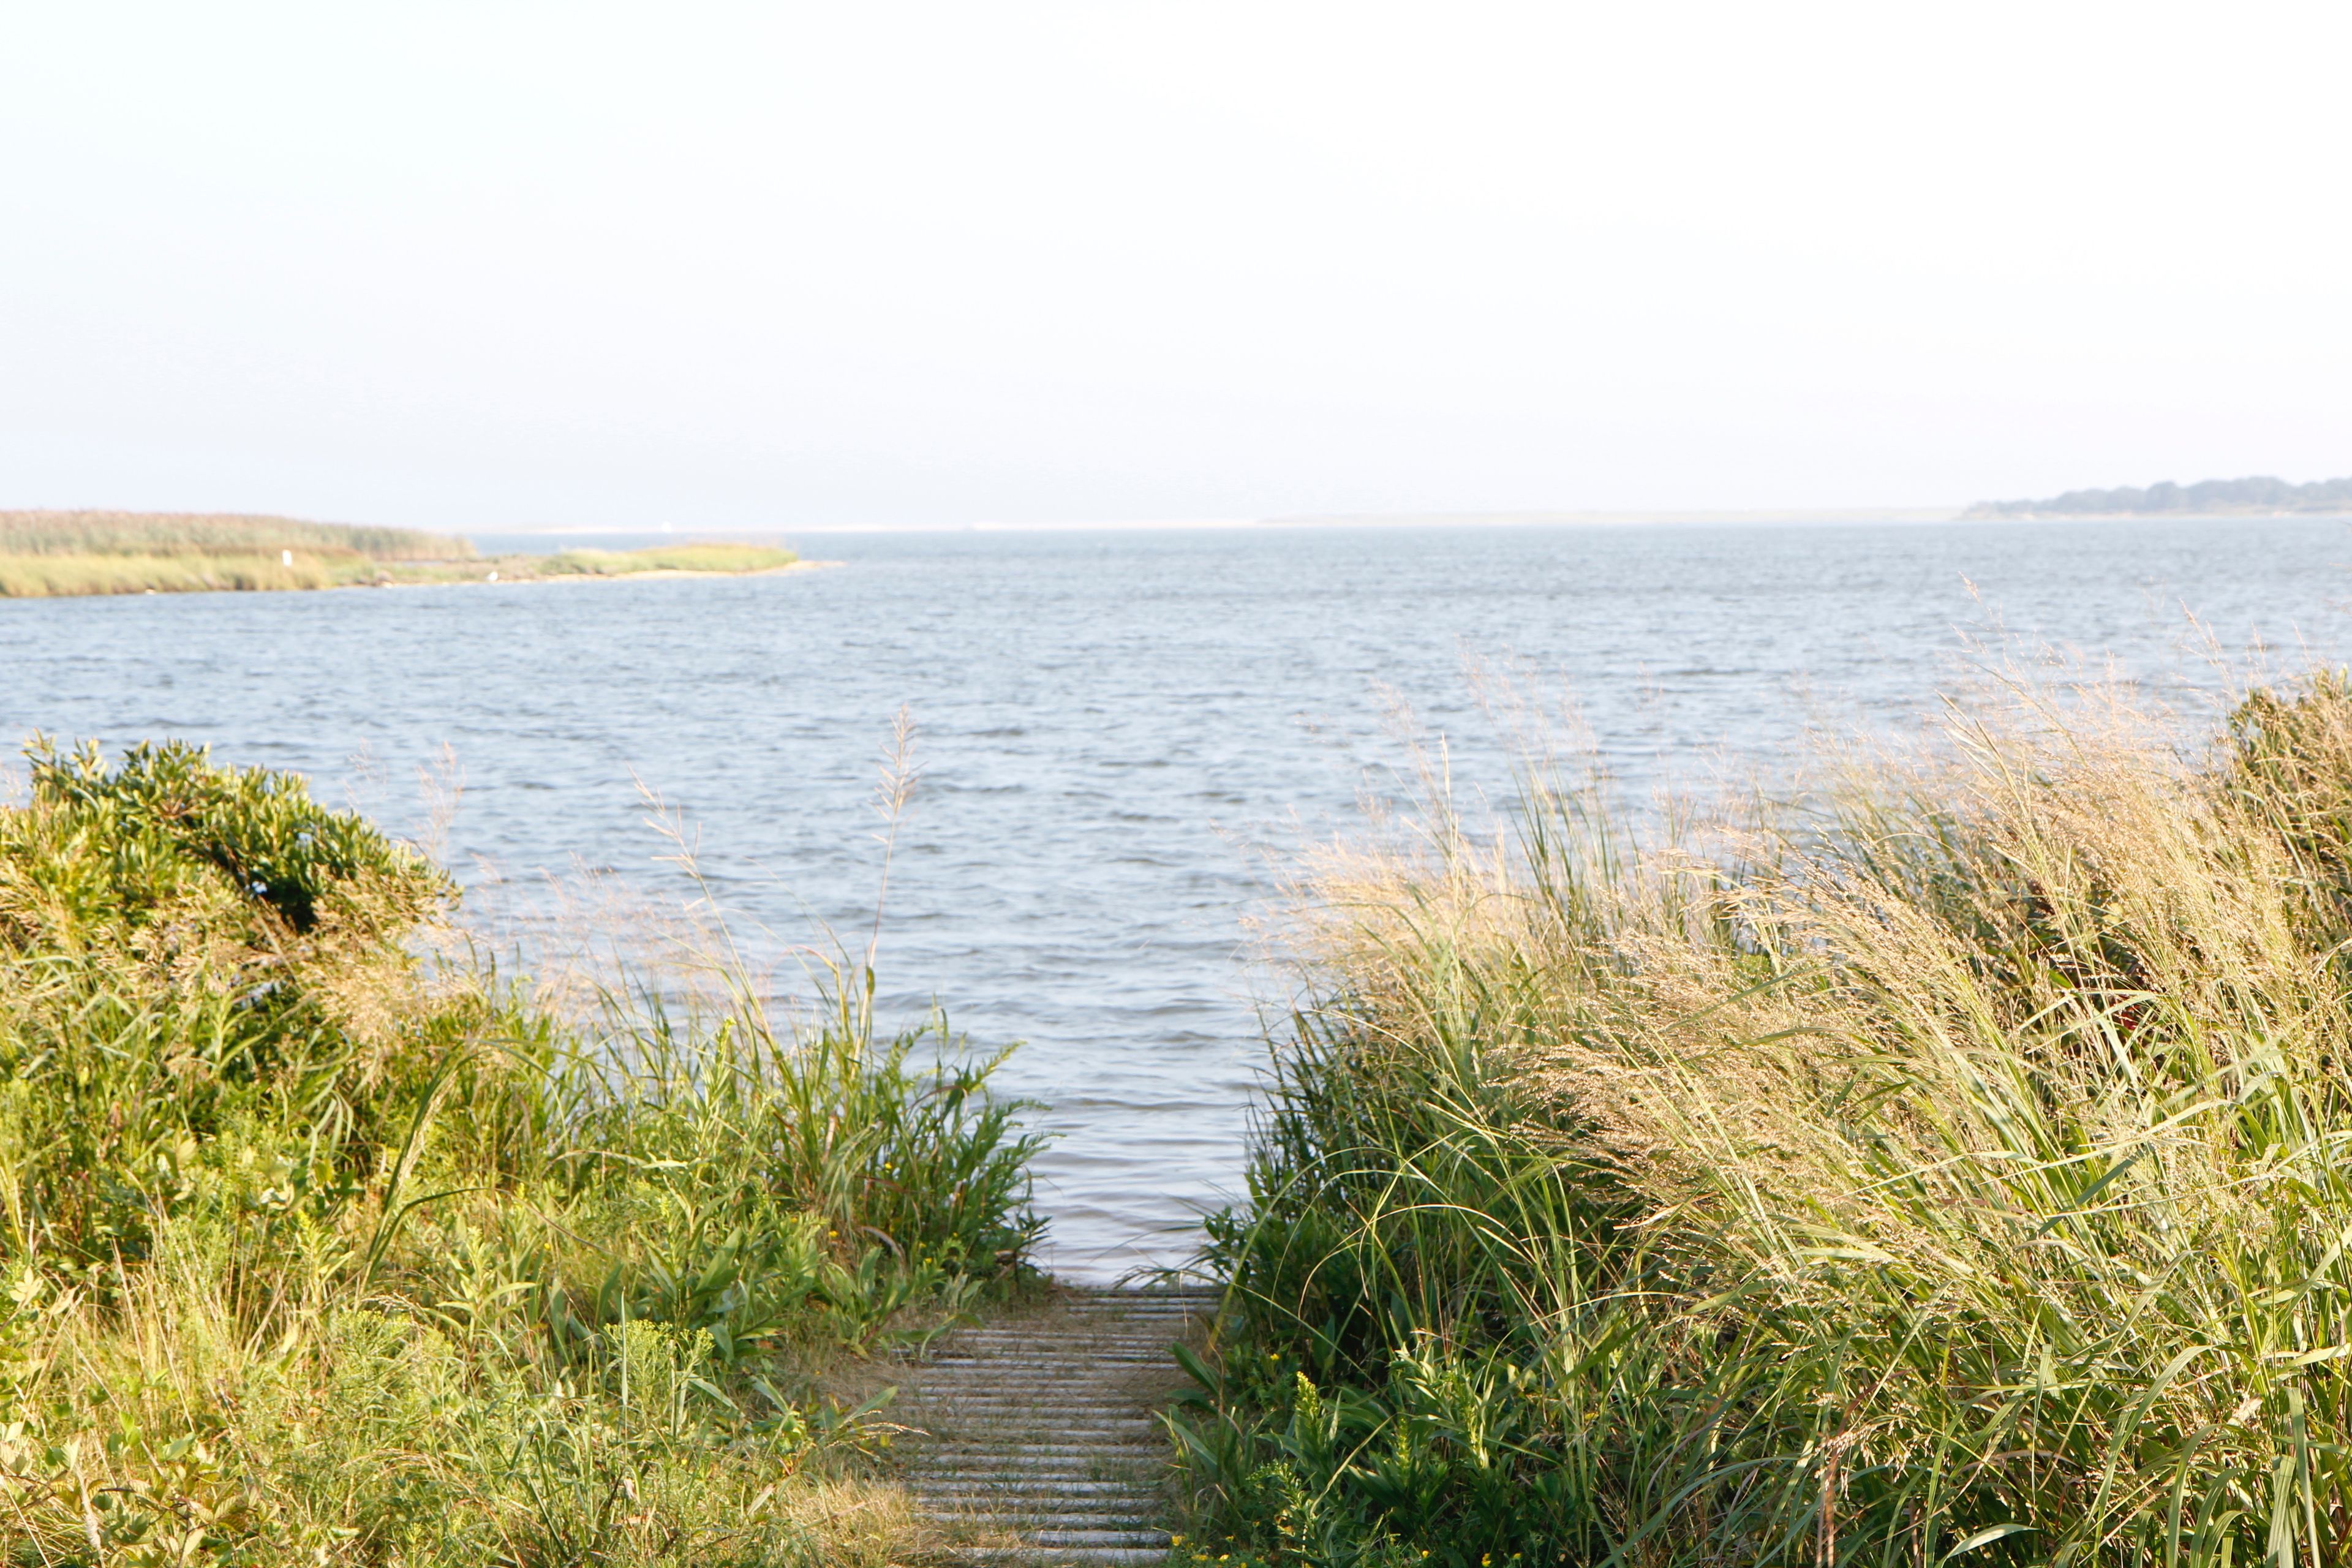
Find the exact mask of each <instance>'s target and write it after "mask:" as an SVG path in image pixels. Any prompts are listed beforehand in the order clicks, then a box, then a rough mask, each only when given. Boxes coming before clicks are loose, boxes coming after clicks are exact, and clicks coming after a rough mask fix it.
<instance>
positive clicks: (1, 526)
mask: <svg viewBox="0 0 2352 1568" xmlns="http://www.w3.org/2000/svg"><path fill="white" fill-rule="evenodd" d="M801 564H803V563H802V561H801V560H800V557H799V555H798V554H797V553H796V552H793V551H791V550H786V549H782V548H781V547H778V546H774V545H770V544H754V543H750V542H742V541H733V542H721V541H708V540H703V541H695V540H688V541H685V542H665V543H662V544H657V545H653V546H650V547H647V548H645V549H639V550H625V551H614V550H595V549H581V548H574V549H569V550H556V551H551V552H547V553H544V554H536V553H523V552H507V553H500V554H497V555H488V556H485V555H482V554H480V553H478V552H477V551H476V550H475V548H474V546H473V544H472V543H471V542H468V541H467V540H464V539H459V538H456V537H452V536H445V535H440V534H433V533H425V532H421V531H416V530H411V529H382V528H354V527H351V526H348V525H345V524H341V523H320V522H305V521H299V520H298V519H292V518H275V517H261V516H250V515H237V514H222V513H188V512H101V511H14V512H10V511H0V598H12V599H69V598H109V597H114V596H118V595H126V594H132V595H148V594H203V593H297V592H315V591H318V590H320V589H328V588H389V587H422V586H425V585H426V584H449V583H474V584H507V583H541V582H559V581H563V580H567V579H578V580H582V581H586V580H590V579H604V578H621V577H741V576H755V575H761V574H767V573H772V572H780V571H790V570H792V569H793V568H794V567H796V566H799V565H801Z"/></svg>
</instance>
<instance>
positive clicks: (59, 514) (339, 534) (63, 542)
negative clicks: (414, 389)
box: [0, 511, 474, 561]
mask: <svg viewBox="0 0 2352 1568" xmlns="http://www.w3.org/2000/svg"><path fill="white" fill-rule="evenodd" d="M281 550H292V551H296V552H304V553H313V552H315V553H324V554H329V555H338V556H340V555H355V556H365V557H367V558H368V559H370V560H373V561H453V560H464V559H467V558H468V557H470V556H471V555H472V554H473V553H474V547H473V546H472V545H471V544H469V543H467V542H466V541H464V540H462V539H457V538H453V537H450V536H448V535H446V534H438V533H426V532H424V531H420V530H417V529H411V528H372V527H361V526H354V525H352V524H347V523H336V522H304V521H299V520H298V519H294V518H289V517H257V516H247V515H245V514H242V513H227V512H143V511H0V555H69V556H82V557H89V556H104V555H135V556H149V557H154V556H163V557H170V556H191V555H193V556H212V555H218V556H251V555H267V556H270V557H275V556H276V555H277V554H278V552H279V551H281Z"/></svg>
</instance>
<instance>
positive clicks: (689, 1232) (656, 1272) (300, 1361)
mask: <svg viewBox="0 0 2352 1568" xmlns="http://www.w3.org/2000/svg"><path fill="white" fill-rule="evenodd" d="M30 761H31V773H30V779H29V785H30V787H29V792H28V794H27V795H26V796H25V797H24V798H23V799H21V801H20V802H19V804H16V805H11V806H7V807H5V809H0V1284H4V1285H5V1292H0V1295H5V1299H0V1405H5V1417H0V1543H5V1546H4V1547H0V1555H5V1558H6V1560H7V1561H10V1562H12V1563H22V1564H66V1563H80V1564H100V1563H103V1564H151V1563H152V1564H163V1563H173V1564H187V1563H370V1564H378V1563H410V1564H424V1563H452V1564H466V1565H467V1568H478V1565H480V1564H483V1563H508V1564H518V1565H520V1564H553V1563H679V1564H686V1563H692V1564H707V1563H876V1564H879V1563H884V1562H893V1561H905V1560H907V1558H908V1554H909V1552H911V1551H912V1550H913V1549H914V1539H915V1537H914V1529H915V1527H914V1525H913V1523H912V1521H911V1520H910V1517H909V1515H908V1512H907V1510H906V1508H905V1504H904V1500H903V1499H902V1497H901V1495H900V1494H899V1493H898V1491H897V1490H896V1489H893V1488H891V1487H889V1486H887V1485H886V1484H881V1483H879V1482H877V1481H875V1480H872V1479H868V1469H869V1468H870V1467H868V1466H867V1465H866V1459H865V1457H866V1456H868V1455H870V1454H871V1453H872V1452H873V1451H874V1450H876V1449H877V1448H878V1447H882V1446H885V1445H887V1441H888V1437H889V1431H890V1428H889V1426H888V1425H887V1405H886V1404H883V1403H880V1402H879V1401H880V1400H881V1399H885V1398H887V1394H882V1393H881V1391H880V1389H878V1388H877V1399H876V1400H860V1401H858V1402H857V1403H853V1404H848V1405H847V1407H846V1408H845V1401H843V1400H839V1399H835V1398H833V1397H831V1396H829V1395H828V1394H826V1393H825V1392H824V1389H825V1388H826V1387H828V1386H832V1385H833V1384H831V1383H830V1381H829V1379H828V1376H827V1369H828V1368H830V1367H833V1366H835V1365H836V1364H838V1363H842V1362H843V1361H844V1359H845V1358H848V1359H850V1360H853V1361H854V1360H856V1358H860V1357H865V1356H869V1355H871V1354H873V1353H874V1352H876V1351H877V1349H879V1348H881V1347H883V1346H885V1345H887V1344H889V1343H891V1342H894V1340H896V1339H898V1338H901V1337H905V1336H909V1335H913V1336H920V1335H922V1334H924V1333H927V1332H929V1331H933V1330H935V1329H936V1328H938V1327H939V1326H940V1324H942V1323H945V1322H947V1321H950V1320H951V1319H953V1318H954V1317H955V1316H956V1315H957V1314H958V1313H960V1312H962V1311H966V1310H970V1309H971V1308H972V1307H973V1306H974V1305H975V1304H976V1303H977V1302H979V1301H980V1300H983V1299H985V1298H987V1297H989V1296H991V1295H992V1294H1002V1293H1003V1292H1006V1291H1009V1290H1013V1289H1019V1288H1021V1287H1022V1285H1023V1282H1024V1280H1025V1279H1028V1278H1029V1277H1030V1273H1031V1270H1030V1266H1029V1262H1028V1259H1029V1254H1030V1250H1031V1248H1032V1247H1033V1245H1034V1241H1035V1239H1036V1237H1037V1234H1038V1229H1039V1226H1038V1222H1037V1221H1036V1219H1035V1217H1034V1215H1033V1213H1032V1212H1031V1210H1030V1207H1029V1204H1028V1190H1029V1189H1028V1183H1029V1178H1028V1162H1029V1159H1030V1157H1031V1155H1032V1154H1033V1153H1034V1150H1035V1148H1036V1146H1037V1141H1036V1139H1035V1138H1034V1136H1032V1135H1031V1134H1029V1133H1027V1132H1025V1131H1023V1129H1022V1128H1021V1126H1020V1125H1019V1123H1018V1116H1019V1110H1020V1108H1019V1107H1018V1106H1015V1105H1012V1104H1007V1103H1003V1102H1000V1101H998V1100H994V1099H992V1098H991V1096H990V1094H989V1092H988V1088H987V1084H988V1079H989V1077H990V1074H991V1072H992V1070H993V1068H994V1066H995V1063H996V1060H998V1059H1001V1058H985V1057H982V1058H975V1057H972V1056H971V1055H969V1054H968V1053H966V1052H965V1051H963V1050H962V1049H961V1042H959V1041H958V1040H956V1039H955V1038H954V1037H951V1036H950V1034H949V1032H948V1030H947V1028H946V1026H945V1025H944V1023H941V1022H938V1021H936V1020H935V1021H934V1022H933V1023H932V1024H930V1025H929V1026H924V1027H920V1028H917V1029H915V1030H912V1031H910V1032H903V1033H892V1032H889V1031H885V1030H881V1029H878V1028H877V1024H876V1021H875V1018H874V1015H873V1012H872V1010H871V1005H870V998H871V996H872V994H873V991H872V987H871V984H870V972H869V971H868V970H867V969H866V968H865V967H864V966H863V965H862V964H861V963H857V962H856V961H854V960H852V959H848V958H842V959H839V960H838V961H837V963H836V966H835V969H834V970H833V971H832V972H831V973H829V974H826V975H825V985H824V996H825V1000H824V1002H823V1003H822V1004H820V1005H817V1006H815V1007H814V1010H813V1011H812V1012H811V1013H810V1014H809V1015H808V1016H803V1017H801V1018H799V1019H797V1020H796V1021H793V1022H787V1021H784V1020H782V1019H780V1018H779V1017H778V1016H776V1015H775V1014H774V1013H773V1012H772V1010H771V1009H770V1007H769V1006H768V1005H765V1004H764V1003H763V1001H762V1000H761V994H760V991H759V988H758V987H757V986H756V985H754V984H753V983H752V981H751V977H750V976H749V974H748V972H747V971H746V970H745V968H744V967H743V966H742V965H741V964H740V963H739V962H737V961H736V960H735V959H734V958H732V957H731V956H730V949H729V948H728V947H727V945H726V943H725V942H724V939H723V936H720V937H718V938H716V939H714V940H713V941H711V942H708V943H706V944H704V945H701V946H698V947H697V948H696V949H695V950H694V953H695V954H696V955H698V956H693V957H691V961H690V965H689V968H690V970H691V972H688V971H680V972H677V973H668V974H666V975H659V976H656V975H655V974H652V973H647V972H646V971H643V970H639V971H635V972H629V971H608V972H601V973H592V974H590V975H589V976H588V977H587V978H586V980H585V982H584V983H583V984H575V985H574V986H573V987H572V990H571V993H570V994H571V996H572V1000H571V1001H570V1002H569V1003H568V1004H566V1005H560V1006H559V1005H555V1004H553V1003H552V1002H549V1001H546V1000H544V999H543V998H542V996H541V994H539V993H535V992H533V991H532V990H530V989H529V988H527V987H525V986H524V985H522V984H520V983H519V982H518V981H517V980H516V979H515V977H513V976H512V975H510V974H502V973H499V970H498V969H497V967H496V966H495V965H493V964H490V963H488V962H487V961H485V960H483V959H481V958H480V957H478V955H477V954H476V953H475V952H473V950H471V949H470V948H467V947H466V946H464V945H457V946H455V947H452V946H451V945H450V944H449V942H447V941H446V931H447V927H446V921H447V918H448V916H449V914H450V908H451V905H452V902H453V900H455V897H456V890H455V889H454V887H453V885H452V884H451V883H450V881H449V880H448V879H447V878H446V876H445V875H444V874H443V873H442V872H441V871H440V870H439V869H438V868H436V867H435V866H434V865H432V864H431V863H430V862H428V861H427V860H426V859H425V858H423V857H421V856H420V855H419V854H417V853H416V852H415V851H414V850H412V849H410V848H408V847H404V846H403V845H401V844H398V843H395V842H394V841H393V840H391V839H389V838H387V837H385V836H384V835H383V834H382V833H381V832H379V831H378V830H377V829H375V828H374V827H373V826H371V825H369V824H368V823H367V822H365V821H364V820H362V819H361V818H359V817H357V816H352V815H349V814H345V813H339V812H335V811H331V810H328V809H325V808H323V807H322V806H320V805H318V804H317V803H315V802H313V801H312V800H311V799H310V796H309V795H308V793H307V790H306V788H305V786H304V785H303V784H302V782H301V781H300V780H299V779H298V778H294V777H290V776H288V775H284V774H276V773H266V772H263V771H260V770H249V771H238V770H234V769H229V768H226V767H222V766H220V765H218V764H216V763H214V762H213V761H212V760H211V759H210V758H209V757H208V756H207V755H206V754H205V753H204V752H200V751H196V750H193V749H190V748H187V747H184V746H180V745H176V744H172V745H152V746H142V747H138V748H134V749H133V750H132V751H131V752H129V753H128V754H127V755H125V756H123V757H121V759H119V760H117V761H114V762H111V763H110V762H109V761H108V760H106V759H104V758H102V757H101V756H100V754H99V752H97V751H96V749H95V748H87V749H83V750H79V751H70V752H68V751H58V750H55V749H50V748H47V747H37V748H36V750H35V751H34V752H32V753H31V758H30ZM436 933H441V935H442V937H443V938H444V939H445V940H439V941H437V942H436ZM436 955H437V956H436ZM820 973H824V972H820ZM880 1381H881V1380H879V1379H877V1378H875V1377H872V1376H870V1375H868V1376H866V1377H864V1378H862V1379H861V1378H852V1379H849V1380H847V1384H859V1385H860V1386H865V1385H874V1384H880ZM844 1385H846V1384H844ZM885 1386H887V1385H885Z"/></svg>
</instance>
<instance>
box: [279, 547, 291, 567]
mask: <svg viewBox="0 0 2352 1568" xmlns="http://www.w3.org/2000/svg"><path fill="white" fill-rule="evenodd" d="M278 564H279V565H280V566H291V565H293V564H294V552H292V551H290V550H281V551H279V552H278Z"/></svg>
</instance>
